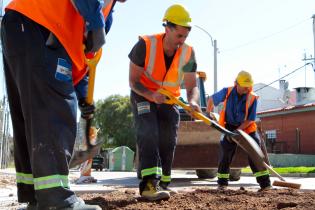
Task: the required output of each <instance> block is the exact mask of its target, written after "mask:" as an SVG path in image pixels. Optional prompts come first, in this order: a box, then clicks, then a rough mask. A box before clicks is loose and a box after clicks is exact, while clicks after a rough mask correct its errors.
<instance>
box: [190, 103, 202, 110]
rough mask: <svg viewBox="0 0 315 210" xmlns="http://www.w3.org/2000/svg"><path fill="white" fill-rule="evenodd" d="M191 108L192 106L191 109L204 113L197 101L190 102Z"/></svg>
mask: <svg viewBox="0 0 315 210" xmlns="http://www.w3.org/2000/svg"><path fill="white" fill-rule="evenodd" d="M189 106H190V108H191V109H192V110H193V111H196V112H202V111H201V108H200V106H199V104H198V103H197V102H195V101H190V102H189Z"/></svg>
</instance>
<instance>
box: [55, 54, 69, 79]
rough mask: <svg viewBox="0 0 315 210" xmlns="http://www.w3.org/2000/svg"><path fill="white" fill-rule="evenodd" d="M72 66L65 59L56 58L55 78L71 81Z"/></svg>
mask: <svg viewBox="0 0 315 210" xmlns="http://www.w3.org/2000/svg"><path fill="white" fill-rule="evenodd" d="M71 68H72V66H71V64H70V63H69V62H68V61H66V60H65V59H62V58H58V63H57V69H56V73H55V78H56V79H57V80H60V81H65V82H69V81H72V69H71Z"/></svg>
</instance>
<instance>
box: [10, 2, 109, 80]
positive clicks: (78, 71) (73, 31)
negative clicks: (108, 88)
mask: <svg viewBox="0 0 315 210" xmlns="http://www.w3.org/2000/svg"><path fill="white" fill-rule="evenodd" d="M104 3H105V5H106V6H105V7H104V8H103V14H104V18H105V20H106V18H107V16H108V14H109V12H110V10H111V7H112V4H113V0H105V2H104ZM6 9H12V10H15V11H18V12H20V13H22V14H23V15H25V16H27V17H28V18H30V19H32V20H33V21H35V22H36V23H38V24H40V25H42V26H44V27H45V28H47V29H48V30H49V31H51V32H52V33H53V34H54V35H55V36H56V37H57V38H58V40H59V41H60V43H61V44H62V46H63V47H64V48H65V50H66V51H67V53H68V54H69V56H70V58H71V61H72V78H73V82H74V84H77V83H78V82H79V81H80V80H81V79H82V78H83V77H84V75H85V74H86V68H85V66H86V64H85V59H84V52H83V47H82V46H83V38H84V36H83V33H84V30H85V23H84V20H83V18H82V16H81V15H80V14H79V13H78V12H77V10H76V8H75V7H74V6H73V5H72V3H71V1H70V0H57V1H56V0H12V1H11V2H10V4H9V5H8V6H7V7H6Z"/></svg>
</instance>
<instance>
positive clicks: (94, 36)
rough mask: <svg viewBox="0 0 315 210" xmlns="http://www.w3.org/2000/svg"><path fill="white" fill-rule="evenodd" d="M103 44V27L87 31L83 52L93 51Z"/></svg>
mask: <svg viewBox="0 0 315 210" xmlns="http://www.w3.org/2000/svg"><path fill="white" fill-rule="evenodd" d="M104 44H105V29H104V27H102V28H98V29H94V30H91V31H89V32H88V34H87V38H86V42H85V53H89V52H92V53H95V52H97V51H98V50H99V49H100V48H101V47H102V46H103V45H104Z"/></svg>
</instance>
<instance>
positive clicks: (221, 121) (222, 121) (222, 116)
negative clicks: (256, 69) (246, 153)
mask: <svg viewBox="0 0 315 210" xmlns="http://www.w3.org/2000/svg"><path fill="white" fill-rule="evenodd" d="M233 88H234V87H228V90H227V94H226V96H225V99H224V102H223V108H222V111H221V112H220V119H219V124H220V125H221V126H223V127H225V124H226V122H225V113H226V103H227V99H228V97H229V96H230V94H231V92H232V90H233ZM255 99H257V96H256V94H255V93H254V92H250V93H248V94H247V96H246V105H245V106H246V107H245V117H244V121H245V120H247V118H248V110H249V108H250V107H251V105H252V104H253V103H254V101H255ZM256 130H257V125H256V123H255V122H251V123H250V124H249V126H248V127H247V128H245V129H244V132H246V133H252V132H254V131H256Z"/></svg>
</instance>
